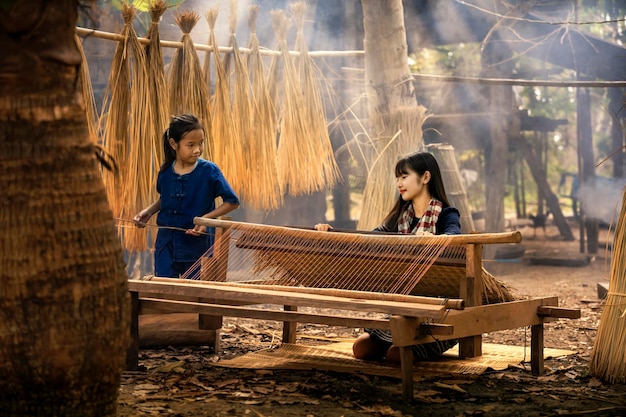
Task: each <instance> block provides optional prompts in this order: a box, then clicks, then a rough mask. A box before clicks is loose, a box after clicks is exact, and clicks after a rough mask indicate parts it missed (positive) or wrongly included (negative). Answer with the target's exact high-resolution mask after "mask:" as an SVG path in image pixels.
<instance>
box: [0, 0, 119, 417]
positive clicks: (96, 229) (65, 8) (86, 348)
mask: <svg viewBox="0 0 626 417" xmlns="http://www.w3.org/2000/svg"><path fill="white" fill-rule="evenodd" d="M50 4H52V5H50ZM2 7H3V16H2V18H0V19H1V24H0V50H2V51H3V54H2V56H1V57H0V79H1V81H0V190H2V192H3V199H2V200H1V202H0V206H1V208H0V230H2V232H1V233H0V415H11V416H42V415H56V416H95V415H99V416H114V415H115V414H116V409H117V393H118V389H119V383H120V376H121V372H122V370H123V364H124V357H125V351H126V347H127V344H128V291H127V283H126V274H125V267H124V262H123V257H122V250H121V247H120V244H119V240H118V238H117V235H116V231H115V227H114V224H113V221H112V215H111V212H110V210H109V207H108V203H107V201H106V194H105V191H104V188H103V185H102V181H101V176H100V172H99V167H98V164H97V161H96V152H95V149H94V145H93V143H92V142H91V141H90V140H89V137H88V131H87V124H86V117H85V111H84V106H83V103H82V102H81V101H80V98H79V97H80V95H79V94H78V93H79V91H77V89H78V88H79V87H78V86H79V83H78V82H77V74H78V65H79V64H80V58H79V55H78V51H77V49H76V46H75V43H74V26H75V24H76V18H77V3H76V2H75V0H59V1H55V2H47V1H46V0H36V1H30V2H17V1H13V2H11V1H9V2H4V3H3V6H2Z"/></svg>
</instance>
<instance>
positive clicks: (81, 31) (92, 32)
mask: <svg viewBox="0 0 626 417" xmlns="http://www.w3.org/2000/svg"><path fill="white" fill-rule="evenodd" d="M76 33H78V35H80V36H85V37H89V36H91V37H94V38H98V39H105V40H109V41H118V42H120V41H123V40H124V36H123V35H120V34H117V33H111V32H105V31H102V30H96V29H88V28H83V27H80V26H77V27H76ZM138 39H139V42H141V43H142V44H144V45H147V44H148V43H149V40H148V39H146V38H138ZM161 46H162V47H163V48H178V49H181V48H182V47H183V43H182V42H177V41H167V40H161ZM193 46H194V47H195V48H196V50H198V51H208V52H215V48H213V46H212V45H206V44H202V43H194V44H193ZM217 50H218V52H224V53H227V52H233V48H232V47H227V46H219V47H218V48H217ZM239 52H241V53H244V54H250V53H254V51H252V50H251V49H250V48H239ZM260 53H261V55H270V56H280V55H281V54H282V53H281V51H273V50H270V49H262V50H261V51H260ZM289 53H290V54H291V55H294V56H297V55H300V52H298V51H290V52H289ZM309 55H310V56H314V57H328V58H330V57H337V58H340V57H346V56H355V55H356V56H359V55H364V51H356V50H352V51H312V52H309Z"/></svg>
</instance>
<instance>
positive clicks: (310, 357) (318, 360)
mask: <svg viewBox="0 0 626 417" xmlns="http://www.w3.org/2000/svg"><path fill="white" fill-rule="evenodd" d="M457 352H458V348H457V347H454V348H452V349H450V350H449V351H448V352H446V353H445V354H444V355H443V356H442V357H441V358H440V359H438V360H436V361H429V362H420V363H417V364H416V365H415V366H414V367H413V369H414V372H413V375H414V379H415V380H416V381H419V380H420V379H422V378H423V377H424V376H432V375H440V374H477V375H479V374H482V373H483V372H485V371H487V370H503V369H506V368H507V367H508V366H509V365H516V364H520V363H522V362H527V361H529V360H530V348H529V347H527V348H524V347H523V346H508V345H498V344H490V343H483V355H482V356H480V357H476V358H468V359H459V358H458V356H457ZM574 353H575V352H573V351H569V350H564V349H550V348H545V349H544V357H545V358H546V359H547V358H551V357H558V356H567V355H571V354H574ZM214 365H216V366H222V367H226V368H244V369H296V370H314V369H318V370H326V371H336V372H353V373H363V374H368V375H377V376H386V377H397V378H400V369H399V367H398V366H392V365H387V364H384V363H381V362H370V361H363V360H359V359H355V358H354V356H353V355H352V342H338V343H331V344H326V345H319V346H307V345H294V344H288V343H285V344H283V345H281V346H280V347H279V348H277V349H274V350H260V351H256V352H250V353H247V354H245V355H242V356H238V357H236V358H233V359H228V360H224V361H219V362H216V363H215V364H214ZM528 366H529V367H530V365H528Z"/></svg>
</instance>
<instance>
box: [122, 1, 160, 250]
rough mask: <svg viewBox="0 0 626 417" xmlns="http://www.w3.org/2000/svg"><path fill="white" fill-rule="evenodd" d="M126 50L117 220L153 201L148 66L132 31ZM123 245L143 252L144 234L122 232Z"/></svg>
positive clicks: (128, 12) (128, 14)
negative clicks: (126, 102) (124, 148)
mask: <svg viewBox="0 0 626 417" xmlns="http://www.w3.org/2000/svg"><path fill="white" fill-rule="evenodd" d="M134 13H135V9H134V8H133V7H130V6H124V7H123V14H124V16H125V18H124V20H125V22H126V24H127V25H129V26H131V27H132V20H133V18H134ZM128 50H129V51H131V54H132V56H133V57H134V59H133V61H132V65H131V67H130V93H131V97H130V106H129V113H130V117H131V119H130V124H129V125H128V140H129V147H128V156H127V161H126V164H125V165H126V167H127V168H126V170H125V172H124V170H122V171H123V172H124V174H125V175H124V181H123V188H122V190H123V194H122V195H123V197H122V198H123V200H122V211H121V213H120V218H122V219H130V218H132V217H133V216H134V215H135V213H137V212H138V211H139V210H141V209H142V208H143V207H146V206H147V205H148V204H150V203H151V202H152V201H153V199H154V191H153V190H154V170H153V166H152V165H153V160H152V157H151V156H152V150H153V139H152V132H154V111H153V105H152V104H153V103H152V101H151V100H146V99H145V97H149V94H150V87H149V82H148V65H147V60H146V56H145V49H144V47H143V45H141V43H140V42H139V39H138V38H137V33H136V32H135V31H134V30H129V31H128ZM123 230H124V231H123V234H122V237H123V245H124V247H125V248H126V249H127V250H131V251H143V250H145V249H146V248H147V242H146V237H147V231H146V230H145V229H143V230H142V229H140V228H132V229H129V228H125V229H123Z"/></svg>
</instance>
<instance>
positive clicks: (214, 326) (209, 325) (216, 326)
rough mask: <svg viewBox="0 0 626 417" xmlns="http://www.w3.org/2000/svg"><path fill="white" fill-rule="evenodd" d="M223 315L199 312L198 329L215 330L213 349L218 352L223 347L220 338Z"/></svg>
mask: <svg viewBox="0 0 626 417" xmlns="http://www.w3.org/2000/svg"><path fill="white" fill-rule="evenodd" d="M223 321H224V320H223V317H222V316H213V315H209V314H198V329H200V330H214V331H215V340H214V341H213V346H212V347H213V351H214V352H215V353H218V352H219V351H220V349H221V346H220V340H221V336H222V334H221V332H222V325H223Z"/></svg>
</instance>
